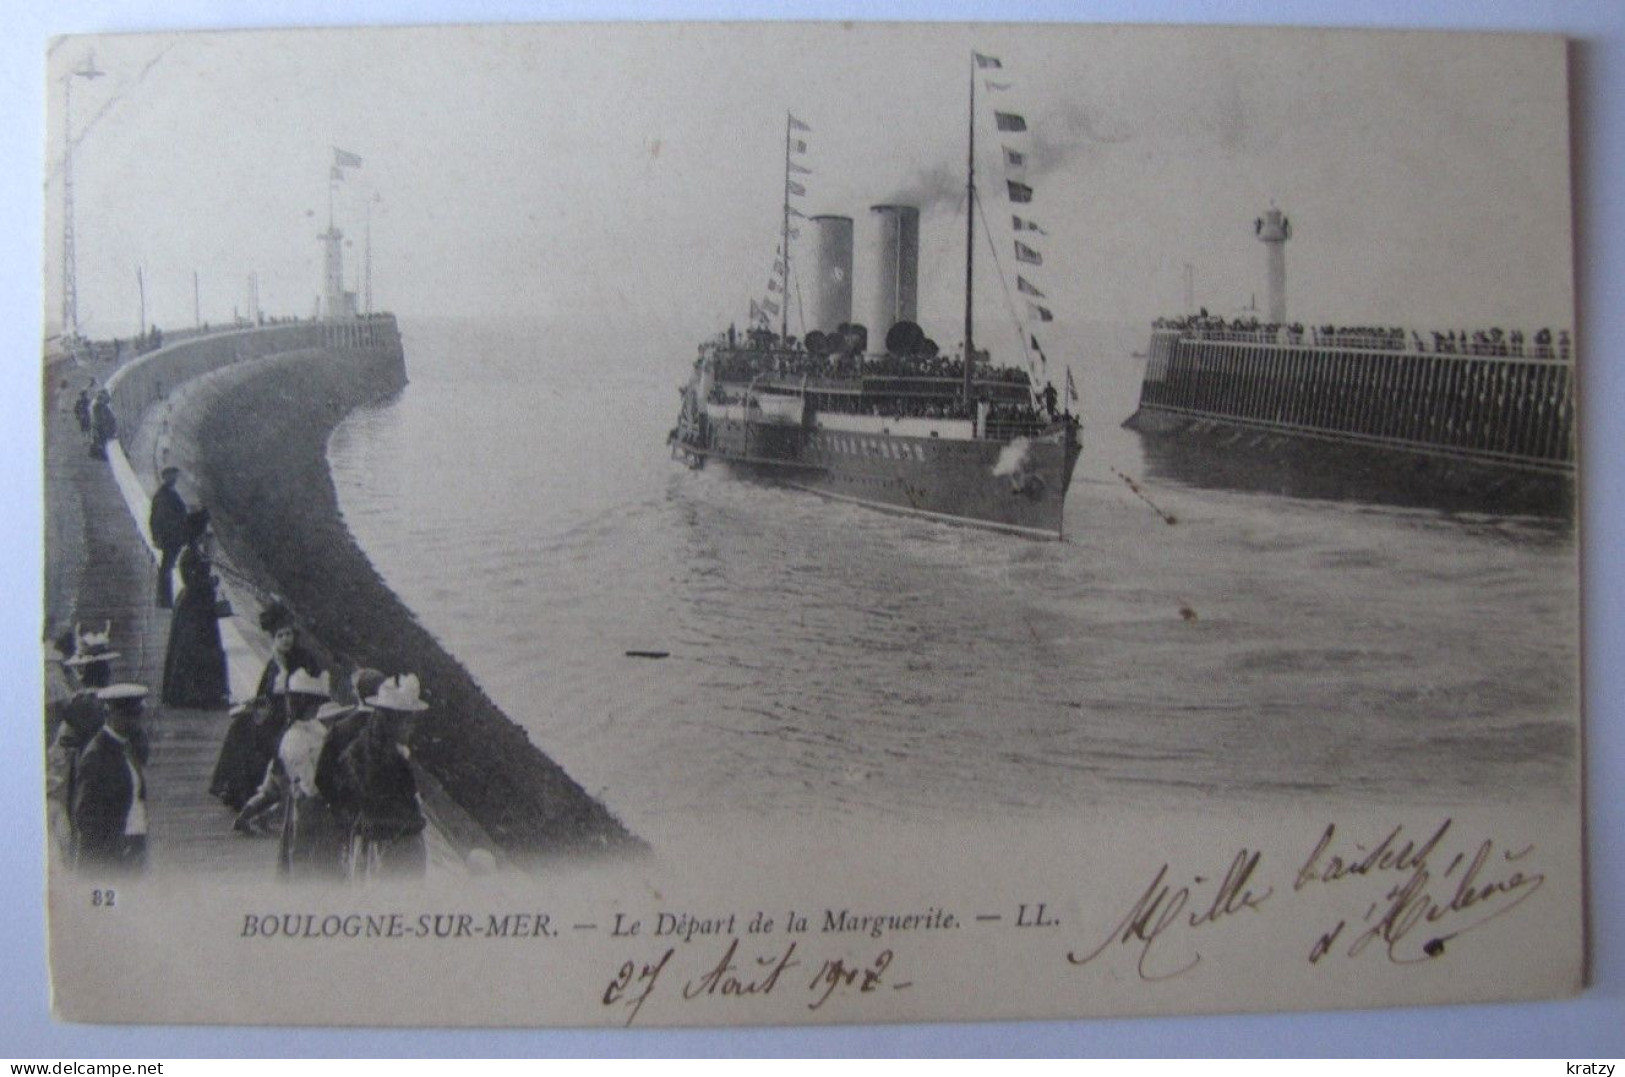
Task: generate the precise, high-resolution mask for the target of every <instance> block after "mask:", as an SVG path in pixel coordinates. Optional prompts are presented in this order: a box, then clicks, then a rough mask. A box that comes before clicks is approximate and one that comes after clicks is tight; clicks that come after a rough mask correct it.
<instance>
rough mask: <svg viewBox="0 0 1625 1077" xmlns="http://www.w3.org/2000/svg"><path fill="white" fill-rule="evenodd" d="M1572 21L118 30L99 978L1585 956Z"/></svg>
mask: <svg viewBox="0 0 1625 1077" xmlns="http://www.w3.org/2000/svg"><path fill="white" fill-rule="evenodd" d="M1565 49H1566V46H1565V42H1564V41H1563V40H1561V39H1560V38H1556V37H1541V36H1527V35H1465V34H1463V35H1457V34H1441V33H1370V32H1308V31H1260V30H1239V29H1235V30H1219V29H1211V30H1192V29H1177V30H1176V29H1155V28H1128V27H1120V28H1107V27H1096V28H1084V27H1074V26H1036V25H1015V26H1012V25H993V24H987V25H973V24H963V25H952V26H948V25H943V26H918V25H915V26H901V25H881V24H870V25H864V24H857V25H852V24H841V25H836V24H778V25H773V24H752V25H744V24H740V25H728V24H666V25H659V24H636V25H634V24H590V25H589V24H580V25H547V26H501V27H484V28H482V27H458V28H415V29H375V30H344V31H335V30H321V31H316V30H312V31H261V32H220V33H185V34H131V35H109V36H85V37H67V38H60V39H57V40H55V41H53V42H52V43H51V45H50V51H49V57H48V73H49V95H50V98H49V99H50V107H49V126H48V132H49V138H50V144H49V148H48V153H47V161H48V166H47V174H46V177H45V197H46V213H45V216H46V237H47V240H46V249H45V252H44V266H45V274H46V296H47V309H46V312H45V327H44V328H45V341H44V367H43V385H44V397H43V407H44V421H45V437H46V442H45V444H46V450H45V466H46V537H45V543H46V549H45V566H46V581H45V583H46V587H45V610H44V629H45V630H44V633H43V640H42V645H43V649H44V655H43V661H44V666H45V678H46V700H45V705H44V722H43V725H42V729H41V747H42V755H43V762H44V766H45V768H46V797H47V805H46V817H47V825H48V827H49V849H50V855H49V864H48V871H47V885H48V889H49V914H50V925H49V926H50V943H49V946H50V964H51V975H52V991H53V996H54V1007H55V1012H56V1014H57V1015H58V1016H59V1017H61V1018H62V1019H65V1020H69V1021H97V1022H106V1021H111V1022H199V1023H234V1024H252V1023H299V1024H365V1025H413V1026H422V1025H453V1026H458V1025H499V1026H500V1025H508V1026H610V1027H613V1026H663V1025H664V1026H676V1025H734V1024H774V1025H784V1024H799V1023H857V1022H891V1021H921V1020H976V1019H995V1018H998V1019H1005V1018H1049V1017H1082V1016H1095V1015H1119V1014H1150V1013H1210V1012H1229V1011H1254V1010H1283V1009H1304V1008H1315V1009H1326V1008H1335V1007H1372V1006H1388V1005H1395V1004H1405V1003H1418V1004H1424V1003H1446V1002H1466V1001H1480V1000H1500V999H1519V998H1542V997H1550V996H1557V995H1564V994H1568V993H1572V992H1575V991H1577V990H1579V988H1580V987H1581V985H1582V977H1583V969H1584V957H1585V946H1586V938H1585V922H1584V914H1583V904H1582V893H1583V883H1582V880H1583V871H1584V863H1583V856H1582V843H1581V800H1580V782H1581V773H1582V767H1581V756H1582V727H1581V714H1580V703H1579V700H1580V677H1579V656H1580V638H1579V573H1578V555H1577V550H1578V542H1579V538H1578V535H1577V515H1576V489H1577V488H1576V467H1577V460H1576V446H1577V443H1578V438H1577V434H1576V429H1575V414H1576V412H1575V384H1576V376H1575V375H1576V368H1577V364H1578V363H1579V361H1580V360H1579V351H1578V344H1577V341H1576V339H1575V334H1574V325H1575V322H1574V297H1573V285H1572V245H1571V227H1572V222H1571V209H1570V206H1571V191H1570V166H1569V162H1570V147H1569V116H1568V75H1567V60H1566V51H1565ZM135 984H140V985H145V987H144V989H141V990H132V985H135Z"/></svg>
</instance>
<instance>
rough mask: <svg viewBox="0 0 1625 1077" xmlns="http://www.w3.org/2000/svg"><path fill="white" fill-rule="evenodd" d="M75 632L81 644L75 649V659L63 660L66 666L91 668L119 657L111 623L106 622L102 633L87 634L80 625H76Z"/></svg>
mask: <svg viewBox="0 0 1625 1077" xmlns="http://www.w3.org/2000/svg"><path fill="white" fill-rule="evenodd" d="M73 631H74V635H75V636H77V637H78V640H79V642H78V644H77V645H76V646H75V647H74V652H73V657H72V658H65V659H63V660H62V664H63V665H64V666H90V665H95V664H96V663H97V662H110V661H112V660H113V659H115V658H117V657H119V652H117V651H115V650H113V624H112V622H111V621H109V622H106V623H105V624H104V625H103V626H102V630H101V631H100V632H87V631H85V630H84V628H82V627H81V626H79V625H75V626H74V630H73Z"/></svg>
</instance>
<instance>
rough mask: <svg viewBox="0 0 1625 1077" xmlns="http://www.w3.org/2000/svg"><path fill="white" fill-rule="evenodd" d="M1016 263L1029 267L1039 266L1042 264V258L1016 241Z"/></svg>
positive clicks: (1019, 241) (1025, 245)
mask: <svg viewBox="0 0 1625 1077" xmlns="http://www.w3.org/2000/svg"><path fill="white" fill-rule="evenodd" d="M1016 261H1018V262H1026V263H1027V264H1028V265H1031V266H1041V265H1043V264H1044V256H1043V255H1042V254H1039V253H1038V252H1037V251H1035V250H1033V249H1032V248H1031V247H1029V246H1027V244H1025V243H1023V242H1022V241H1021V240H1019V239H1018V240H1016Z"/></svg>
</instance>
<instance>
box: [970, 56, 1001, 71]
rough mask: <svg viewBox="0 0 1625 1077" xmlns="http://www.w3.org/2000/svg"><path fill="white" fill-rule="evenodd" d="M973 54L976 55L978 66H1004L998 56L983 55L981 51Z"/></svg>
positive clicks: (985, 67) (983, 67)
mask: <svg viewBox="0 0 1625 1077" xmlns="http://www.w3.org/2000/svg"><path fill="white" fill-rule="evenodd" d="M971 55H972V56H974V57H976V66H977V67H979V68H982V69H984V70H985V69H987V68H989V67H993V68H999V67H1003V66H1004V65H1003V64H1001V63H999V59H998V57H996V56H983V55H982V54H981V53H979V52H972V53H971Z"/></svg>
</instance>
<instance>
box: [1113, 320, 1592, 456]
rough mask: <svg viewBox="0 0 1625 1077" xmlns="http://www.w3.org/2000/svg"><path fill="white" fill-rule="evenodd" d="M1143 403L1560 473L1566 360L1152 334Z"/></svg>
mask: <svg viewBox="0 0 1625 1077" xmlns="http://www.w3.org/2000/svg"><path fill="white" fill-rule="evenodd" d="M1140 403H1141V405H1142V406H1149V407H1155V408H1160V409H1163V410H1166V411H1173V412H1178V413H1180V414H1185V415H1191V416H1195V417H1202V418H1212V419H1220V420H1226V421H1232V422H1240V423H1244V424H1248V425H1259V426H1265V427H1269V428H1274V429H1281V430H1286V431H1291V432H1304V433H1313V434H1320V435H1329V436H1334V437H1339V438H1343V439H1346V440H1355V441H1364V442H1371V443H1376V444H1383V445H1391V446H1394V447H1400V448H1409V449H1424V450H1429V451H1438V452H1445V453H1448V454H1451V455H1459V456H1465V457H1473V458H1478V459H1484V460H1495V461H1502V462H1509V463H1516V464H1522V465H1527V466H1535V467H1542V468H1550V469H1558V470H1568V469H1572V468H1573V466H1574V441H1575V431H1574V419H1575V409H1574V367H1573V364H1572V363H1570V362H1564V361H1561V360H1554V359H1537V358H1526V357H1514V356H1484V355H1462V354H1453V353H1441V352H1426V353H1423V352H1415V351H1387V350H1372V349H1364V348H1329V347H1310V346H1307V345H1300V346H1292V345H1284V344H1263V343H1258V342H1256V340H1254V341H1251V342H1237V341H1229V340H1213V339H1192V338H1191V337H1188V336H1186V335H1184V334H1182V333H1180V332H1178V331H1159V332H1156V333H1153V334H1152V340H1151V352H1150V355H1149V357H1148V360H1147V367H1146V376H1145V382H1144V384H1143V385H1142V387H1141V395H1140Z"/></svg>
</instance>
